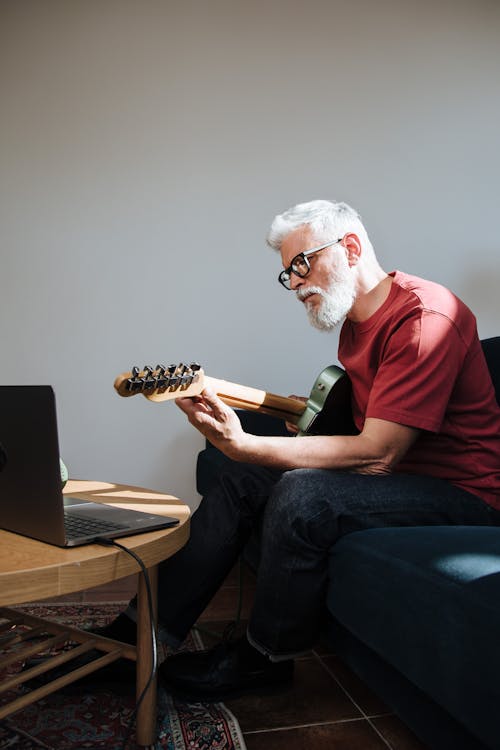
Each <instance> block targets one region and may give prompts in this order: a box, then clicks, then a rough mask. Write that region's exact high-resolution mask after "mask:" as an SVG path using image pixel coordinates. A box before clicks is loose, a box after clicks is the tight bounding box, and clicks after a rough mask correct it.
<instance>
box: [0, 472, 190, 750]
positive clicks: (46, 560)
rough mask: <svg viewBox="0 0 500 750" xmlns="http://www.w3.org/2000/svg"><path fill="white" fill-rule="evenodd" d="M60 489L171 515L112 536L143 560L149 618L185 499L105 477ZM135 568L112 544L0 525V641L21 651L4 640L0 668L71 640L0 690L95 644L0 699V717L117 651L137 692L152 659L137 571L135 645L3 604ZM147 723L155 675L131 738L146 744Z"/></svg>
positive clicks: (181, 533) (183, 524)
mask: <svg viewBox="0 0 500 750" xmlns="http://www.w3.org/2000/svg"><path fill="white" fill-rule="evenodd" d="M65 493H66V494H78V495H83V496H84V497H87V498H88V499H91V500H93V501H95V502H106V503H110V504H112V505H117V506H119V507H127V508H133V509H134V510H146V511H147V512H151V513H158V514H160V515H167V516H175V517H177V518H179V524H178V525H177V526H174V527H172V528H169V529H163V530H161V531H153V532H146V533H144V534H137V535H135V536H129V537H122V538H120V539H118V540H117V541H119V543H120V544H123V545H124V546H126V547H128V548H129V549H131V550H133V551H134V552H135V553H136V554H137V555H138V556H139V557H140V558H141V559H142V560H143V561H144V564H145V566H146V567H147V568H148V573H149V579H150V583H151V590H152V594H153V608H154V618H155V623H156V609H157V572H158V567H157V566H158V563H160V562H162V560H165V559H167V558H168V557H171V555H173V554H174V553H175V552H177V551H178V550H179V549H180V548H181V547H182V546H183V545H184V544H185V543H186V541H187V539H188V538H189V517H190V511H189V507H188V506H187V505H185V504H184V503H182V502H181V501H180V500H178V499H177V498H175V497H173V496H172V495H165V494H162V493H160V492H155V491H152V490H146V489H142V488H140V487H130V486H125V485H118V484H111V483H109V482H93V481H80V480H70V481H69V482H68V484H67V485H66V488H65ZM139 571H140V566H139V565H138V563H137V562H136V561H135V560H134V559H133V558H132V557H131V556H130V555H129V554H128V553H126V552H124V551H122V550H119V549H117V548H114V547H103V546H101V545H97V544H89V545H84V546H81V547H72V548H69V549H62V548H59V547H54V546H52V545H49V544H45V543H43V542H38V541H35V540H33V539H28V538H27V537H23V536H19V535H18V534H13V533H10V532H8V531H1V530H0V618H1V619H3V620H4V621H5V622H4V623H3V624H2V625H1V626H0V635H3V636H4V638H3V639H2V647H4V644H5V642H9V643H10V644H17V648H19V644H21V645H22V649H21V651H19V650H17V651H16V652H15V653H9V652H8V650H6V649H5V648H4V654H3V655H0V669H2V668H4V667H6V666H8V665H9V664H12V663H13V662H15V661H19V659H26V658H29V657H30V656H32V655H34V654H35V653H38V652H40V651H41V650H42V649H43V648H45V647H51V646H54V645H60V644H61V643H63V642H64V641H65V640H66V641H67V640H72V641H74V642H75V643H76V644H77V645H76V647H75V648H74V649H72V650H71V651H64V652H62V653H59V654H58V655H57V656H55V657H51V658H50V659H48V660H47V661H46V662H44V664H42V665H38V666H36V667H32V668H31V669H29V670H26V671H24V672H22V673H19V674H17V675H15V676H14V677H12V678H9V679H8V680H4V681H3V683H2V685H1V686H0V692H2V693H3V692H6V691H7V690H11V689H13V688H15V687H17V686H18V685H20V684H22V683H24V682H26V681H27V680H28V679H31V678H33V677H36V676H38V675H40V674H42V673H43V672H45V671H47V670H48V669H49V668H52V667H55V666H59V665H60V664H62V663H64V662H66V661H70V660H71V659H72V658H74V657H75V656H78V655H79V654H82V653H86V652H89V653H90V652H91V651H93V650H95V649H98V650H99V652H103V653H102V654H100V656H99V658H96V659H95V660H93V661H91V662H90V663H89V664H86V665H85V666H83V667H80V668H79V669H76V670H74V671H72V672H69V673H68V674H65V675H64V676H63V677H59V678H58V679H55V680H53V681H52V682H49V683H48V684H45V685H43V686H42V687H39V688H36V689H34V690H32V691H31V692H30V693H28V694H26V695H23V696H21V697H20V698H16V699H15V700H13V701H11V702H9V703H8V704H5V705H3V706H2V707H1V708H0V719H3V718H5V717H6V716H9V715H10V714H12V713H14V712H15V711H19V710H20V709H22V708H24V707H25V706H27V705H29V704H31V703H34V702H35V701H37V700H39V699H40V698H43V697H45V696H46V695H48V694H50V693H52V692H54V691H56V690H57V689H59V688H61V687H63V686H64V685H67V684H69V683H71V682H74V681H75V680H77V679H78V678H80V677H82V676H83V675H85V674H89V673H90V672H93V671H95V670H96V669H99V668H100V667H102V666H105V665H106V664H109V663H111V662H113V661H115V660H116V659H119V658H122V657H125V658H128V659H133V660H136V662H137V667H136V674H137V680H136V695H137V697H139V695H140V694H141V693H142V691H143V689H144V687H145V686H146V684H147V681H148V678H149V676H150V671H151V665H152V660H153V650H152V643H151V631H150V624H149V622H150V620H149V608H148V597H147V587H146V584H145V581H144V576H143V575H139V577H138V591H137V613H138V621H137V647H135V646H130V645H128V644H124V643H120V642H118V641H114V640H111V639H108V638H101V637H97V636H94V635H92V634H91V633H86V632H84V631H80V630H77V629H76V628H70V627H66V626H64V625H62V624H57V623H48V622H47V621H45V620H41V619H39V618H36V617H31V616H29V615H27V614H25V613H20V612H19V611H18V610H15V609H10V608H7V607H8V606H9V605H15V604H25V603H27V602H34V601H37V602H38V601H40V600H43V599H48V598H53V597H57V596H61V595H63V594H70V593H73V592H76V591H82V590H84V589H88V588H92V587H94V586H98V585H101V584H105V583H110V582H111V581H115V580H117V579H119V578H123V577H125V576H129V575H131V574H132V573H137V572H139ZM19 626H22V627H21V628H19ZM42 632H43V633H47V634H48V636H47V640H46V641H44V642H43V644H40V642H37V643H36V644H33V643H30V639H32V638H33V637H34V636H36V634H37V633H42ZM28 634H29V635H28ZM155 727H156V679H155V680H154V681H153V683H152V684H151V686H150V688H149V689H148V692H147V694H146V696H145V699H144V700H143V702H142V704H141V706H140V707H139V711H138V714H137V732H136V735H137V742H138V744H139V745H143V746H148V745H152V744H153V742H154V739H155Z"/></svg>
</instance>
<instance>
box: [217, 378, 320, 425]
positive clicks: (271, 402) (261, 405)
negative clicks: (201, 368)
mask: <svg viewBox="0 0 500 750" xmlns="http://www.w3.org/2000/svg"><path fill="white" fill-rule="evenodd" d="M205 384H206V385H208V386H210V387H211V388H212V389H213V390H214V391H215V392H216V393H217V395H218V396H219V398H221V399H222V401H224V403H225V404H227V405H228V406H231V407H232V408H233V409H244V410H245V411H259V412H262V413H263V414H270V415H271V416H273V417H278V418H279V419H284V420H286V421H287V422H291V423H292V424H297V422H298V421H299V418H300V417H301V415H302V414H303V412H304V409H305V406H306V405H305V404H304V403H303V402H302V401H299V400H298V399H296V398H286V397H285V396H278V395H276V394H275V393H268V391H261V390H259V389H258V388H250V387H249V386H246V385H238V384H237V383H230V382H228V381H227V380H218V379H217V378H211V377H207V376H205Z"/></svg>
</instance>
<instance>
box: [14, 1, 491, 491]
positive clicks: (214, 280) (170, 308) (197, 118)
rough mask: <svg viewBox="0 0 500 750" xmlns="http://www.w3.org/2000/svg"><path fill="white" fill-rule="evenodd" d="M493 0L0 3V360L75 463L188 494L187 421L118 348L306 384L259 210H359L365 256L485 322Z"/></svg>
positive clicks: (314, 369) (327, 351) (306, 362)
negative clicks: (150, 396)
mask: <svg viewBox="0 0 500 750" xmlns="http://www.w3.org/2000/svg"><path fill="white" fill-rule="evenodd" d="M499 50H500V6H499V4H498V3H497V2H495V0H441V1H440V2H439V3H436V2H435V0H420V1H419V2H418V3H415V2H414V0H379V1H378V2H376V3H374V2H372V0H349V1H348V0H310V2H308V3H299V2H295V1H294V0H292V1H290V2H275V1H274V2H273V0H266V1H264V0H254V2H252V3H239V2H237V1H235V0H212V1H211V2H209V3H207V2H202V1H201V0H199V1H195V0H191V2H189V0H188V1H187V2H186V1H184V2H183V3H177V2H170V1H169V0H164V1H162V0H142V1H141V2H137V1H136V0H99V1H97V0H44V1H43V2H39V0H32V1H31V2H28V1H27V0H16V2H13V1H12V2H8V1H7V0H2V2H1V3H0V87H1V88H0V93H1V106H2V114H1V124H0V175H1V184H0V218H1V221H0V252H1V267H0V336H1V351H2V367H1V370H0V383H51V384H52V385H53V386H54V388H55V390H56V395H57V403H58V412H59V423H60V440H61V453H62V455H63V457H64V460H65V461H66V463H67V464H68V466H69V469H70V474H71V475H72V476H74V477H82V478H85V477H92V478H96V479H106V480H110V481H119V482H127V483H133V484H140V485H146V486H150V487H152V488H155V489H160V490H169V491H171V492H173V493H176V494H177V495H179V496H180V497H182V498H184V499H185V500H186V501H188V502H189V503H191V504H193V505H194V504H196V502H197V495H196V492H195V487H194V459H195V456H196V453H197V451H198V450H199V449H200V447H201V445H202V440H201V438H200V437H199V436H198V435H197V434H196V433H194V431H193V430H192V428H190V427H189V425H188V424H187V423H186V422H185V420H184V417H183V415H182V414H181V413H180V412H179V411H178V410H177V409H176V408H175V406H174V405H173V404H170V403H169V404H164V405H162V406H156V405H153V404H150V403H149V402H147V401H145V400H144V399H143V398H139V397H137V398H133V399H129V400H124V399H120V398H119V397H118V396H116V395H115V394H114V391H113V388H112V384H113V380H114V378H115V376H116V375H117V374H118V373H120V372H122V371H125V370H128V369H130V367H131V366H132V365H134V364H137V365H141V366H142V365H143V364H146V363H147V364H152V365H155V364H156V363H157V362H159V361H163V362H166V363H167V364H168V363H170V362H175V361H179V360H182V361H191V360H197V361H199V362H200V363H202V365H203V366H204V368H205V370H206V372H207V374H209V375H213V376H216V377H221V378H225V379H228V380H233V381H236V382H241V383H245V384H248V385H254V386H257V387H262V388H267V389H268V390H271V391H274V392H276V393H282V394H288V393H291V392H294V393H301V392H302V393H307V392H308V390H309V386H310V385H311V384H312V381H313V380H314V377H315V376H316V374H317V373H318V371H319V370H321V369H322V368H323V367H324V366H326V365H327V364H331V363H333V362H335V361H336V357H335V352H336V344H337V341H336V335H331V334H330V335H327V334H321V333H319V332H316V331H313V330H312V329H310V327H309V325H308V323H307V321H306V318H305V315H304V312H303V310H302V309H301V306H300V305H299V304H298V303H297V302H296V300H295V299H294V297H293V295H288V296H287V293H286V292H285V291H283V290H282V289H281V288H280V287H279V286H278V283H277V281H276V278H277V274H278V272H279V270H280V266H279V258H278V256H277V255H276V254H275V253H274V252H273V251H271V250H270V249H268V248H267V247H266V246H265V243H264V238H265V235H266V232H267V229H268V226H269V223H270V221H271V220H272V218H273V216H274V215H275V214H276V213H277V212H279V211H281V210H283V209H285V208H287V207H288V206H289V205H291V204H292V203H295V202H298V201H304V200H310V199H313V198H334V199H338V200H346V201H347V202H349V203H351V204H352V205H354V206H355V207H356V208H358V210H359V211H360V212H361V214H362V216H363V218H364V220H365V223H366V226H367V228H368V231H369V233H370V235H371V237H372V240H373V242H374V245H375V247H376V250H377V252H378V255H379V258H380V260H381V263H382V265H383V266H384V267H385V268H386V270H392V269H393V268H396V267H398V268H401V269H402V270H405V271H408V272H410V273H416V274H420V275H423V276H427V277H430V278H433V279H435V280H437V281H441V282H443V283H445V284H446V285H448V286H449V287H451V288H452V289H453V290H454V291H455V292H457V293H458V294H459V295H461V296H462V297H463V298H464V299H465V301H466V302H467V303H468V304H469V305H470V306H471V307H472V308H473V309H474V311H475V312H476V314H477V317H478V323H479V330H480V333H481V335H482V336H489V335H495V334H497V333H499V321H498V308H499V305H498V289H499V288H500V270H499V267H498V249H499V244H500V243H499V238H498V230H497V223H498V218H497V217H498V175H499V173H500V156H499V126H498V123H499V122H500V97H499V93H500V91H499V89H500V52H499Z"/></svg>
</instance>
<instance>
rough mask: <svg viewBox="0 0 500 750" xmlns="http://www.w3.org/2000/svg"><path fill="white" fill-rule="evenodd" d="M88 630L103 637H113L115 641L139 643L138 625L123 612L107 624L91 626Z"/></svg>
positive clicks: (133, 644)
mask: <svg viewBox="0 0 500 750" xmlns="http://www.w3.org/2000/svg"><path fill="white" fill-rule="evenodd" d="M87 632H89V633H95V635H99V636H101V637H103V638H113V640H115V641H121V642H122V643H128V644H130V645H131V646H135V645H136V643H137V625H136V623H135V622H134V621H133V620H131V619H130V617H127V615H126V614H125V613H124V612H122V613H121V614H119V615H118V617H116V618H115V619H114V620H112V621H111V622H110V623H108V624H107V625H103V626H102V627H99V628H90V629H89V630H88V631H87Z"/></svg>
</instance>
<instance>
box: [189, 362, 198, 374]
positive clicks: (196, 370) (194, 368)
mask: <svg viewBox="0 0 500 750" xmlns="http://www.w3.org/2000/svg"><path fill="white" fill-rule="evenodd" d="M189 367H190V368H191V370H192V371H193V372H198V370H201V365H199V364H198V362H191V364H190V365H189Z"/></svg>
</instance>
